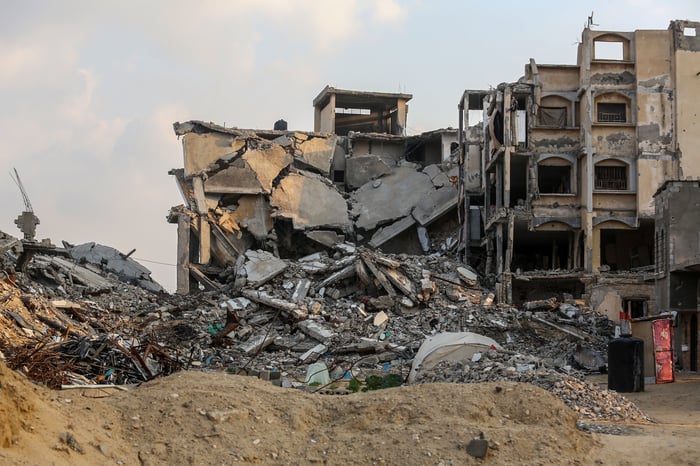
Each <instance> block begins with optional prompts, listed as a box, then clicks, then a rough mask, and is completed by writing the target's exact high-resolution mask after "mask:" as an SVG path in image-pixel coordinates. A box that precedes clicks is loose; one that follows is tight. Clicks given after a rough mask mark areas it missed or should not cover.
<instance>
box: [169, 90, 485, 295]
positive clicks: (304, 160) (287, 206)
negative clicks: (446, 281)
mask: <svg viewBox="0 0 700 466" xmlns="http://www.w3.org/2000/svg"><path fill="white" fill-rule="evenodd" d="M411 97H412V96H411V95H409V94H389V93H375V92H359V91H348V90H342V89H335V88H332V87H328V86H327V87H325V88H324V89H323V90H322V91H321V93H320V94H319V95H318V96H317V97H316V98H315V99H314V101H313V102H314V107H315V123H314V125H315V130H316V131H315V132H301V131H287V130H244V129H238V128H225V127H222V126H218V125H215V124H212V123H204V122H201V121H190V122H186V123H175V124H174V129H175V133H176V135H177V136H181V137H182V141H183V159H184V168H179V169H174V170H172V171H171V172H170V173H171V174H172V175H174V176H175V178H176V180H177V183H178V186H179V188H180V192H181V194H182V196H183V199H184V201H185V204H184V205H182V206H177V207H173V208H172V209H171V211H170V214H169V217H168V219H169V222H171V223H176V224H177V225H178V259H177V262H178V264H177V270H178V272H177V291H178V292H179V293H183V294H186V293H188V292H189V291H190V290H191V289H193V288H194V287H195V286H201V287H204V288H206V289H217V288H218V287H219V286H221V285H222V284H225V283H235V280H236V277H237V276H245V274H246V273H248V272H250V269H251V267H246V265H245V264H246V261H248V262H250V261H251V254H254V253H253V252H254V251H258V250H260V251H266V252H268V253H270V254H272V256H273V257H275V256H276V257H281V258H290V257H301V256H302V255H306V254H311V253H314V252H320V251H328V250H332V249H333V248H334V247H337V246H338V245H341V244H343V243H344V242H346V241H350V242H352V243H356V244H358V245H363V244H366V245H368V246H370V247H372V248H381V249H382V250H384V251H385V252H403V253H408V254H423V253H430V252H434V251H437V250H453V249H455V248H456V247H457V242H458V241H457V238H456V237H453V233H454V232H456V231H458V228H459V222H458V217H457V215H456V206H457V201H458V190H457V179H458V167H457V164H456V160H453V159H454V158H455V157H456V149H457V140H458V137H457V130H455V129H452V128H446V129H440V130H435V131H431V132H429V133H424V134H423V135H418V136H406V135H405V127H406V116H407V111H408V107H407V102H408V101H409V100H410V99H411ZM450 214H451V215H450ZM476 244H477V243H474V244H473V245H476ZM241 274H242V275H241ZM192 278H194V280H191V279H192ZM248 278H250V277H248ZM195 284H196V285H195Z"/></svg>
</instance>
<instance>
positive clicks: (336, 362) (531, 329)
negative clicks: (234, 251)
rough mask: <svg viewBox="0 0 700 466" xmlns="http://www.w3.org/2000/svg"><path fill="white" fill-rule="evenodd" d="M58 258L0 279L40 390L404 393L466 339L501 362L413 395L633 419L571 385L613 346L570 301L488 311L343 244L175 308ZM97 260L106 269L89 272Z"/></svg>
mask: <svg viewBox="0 0 700 466" xmlns="http://www.w3.org/2000/svg"><path fill="white" fill-rule="evenodd" d="M64 244H65V246H66V247H65V248H62V249H61V248H56V249H57V250H58V252H55V253H53V254H52V255H47V254H45V253H37V254H35V255H34V258H33V260H32V261H30V262H29V264H28V267H27V269H26V272H25V273H21V272H15V271H13V270H12V269H11V267H10V268H7V269H6V270H7V271H6V277H5V278H4V279H3V280H2V281H0V286H1V287H2V289H1V293H2V294H1V296H2V298H0V299H1V300H2V303H3V305H2V312H1V313H0V314H1V315H0V349H1V350H2V352H3V353H4V357H5V358H6V359H7V361H8V363H9V365H10V366H11V367H14V368H18V369H20V370H23V371H24V372H25V373H27V374H28V375H29V376H30V377H31V378H33V379H35V380H38V381H42V382H44V383H46V384H47V385H49V386H52V387H56V388H58V387H60V386H62V385H66V384H68V385H70V384H105V383H111V384H129V383H137V382H141V381H144V380H150V379H153V378H156V377H159V376H162V375H167V374H170V373H172V372H175V371H177V370H181V369H188V368H189V369H191V368H200V369H207V370H224V371H228V372H232V373H248V374H254V375H260V376H261V377H264V378H270V379H273V380H275V383H279V384H280V385H284V386H300V385H302V384H303V381H304V380H305V374H306V373H307V370H308V368H309V367H310V365H311V364H312V363H317V362H321V363H323V365H324V367H326V368H328V371H329V373H330V377H331V380H334V381H339V380H342V379H344V378H347V377H358V378H361V379H362V378H364V377H366V376H368V375H373V374H374V375H377V374H378V375H381V374H387V375H388V374H398V375H400V376H401V378H402V379H404V380H406V379H407V377H408V373H409V370H410V369H411V362H412V360H413V358H414V356H415V355H416V352H417V350H418V349H419V347H420V346H421V344H422V343H423V342H424V341H425V339H426V337H430V336H432V335H438V334H440V333H441V332H465V331H466V332H474V333H476V334H479V335H484V336H485V337H489V338H492V339H493V340H494V341H495V342H497V344H498V345H499V349H498V351H486V352H483V353H480V355H479V356H478V357H477V356H472V357H471V358H470V359H469V360H466V361H461V362H459V363H456V364H448V363H440V364H438V365H437V366H435V367H433V368H431V369H430V370H422V368H421V367H418V368H417V373H418V376H417V381H418V382H419V383H420V382H426V381H447V382H460V383H461V382H480V381H493V380H503V379H508V380H519V381H522V382H529V383H534V384H536V385H540V386H543V387H545V388H547V389H548V390H551V391H553V392H554V393H556V394H558V395H559V396H560V397H562V399H564V400H565V401H567V402H570V403H569V404H571V405H572V407H573V408H574V409H577V411H578V412H579V413H580V414H581V416H582V417H587V418H590V419H594V420H599V419H607V420H616V419H621V418H626V419H629V418H634V419H636V418H637V417H635V416H638V414H636V412H635V411H634V409H632V408H628V407H625V405H623V404H620V403H619V402H618V403H617V406H618V407H619V406H623V410H622V411H620V410H619V409H617V408H614V409H612V410H611V406H613V402H614V401H615V399H614V398H611V397H612V395H611V394H609V393H608V394H606V395H605V396H600V395H599V392H600V391H599V389H597V388H595V387H594V386H592V385H590V384H584V383H583V382H581V381H580V380H578V377H580V376H581V375H582V373H583V372H582V371H590V370H598V369H601V368H603V367H604V366H605V360H604V359H605V354H606V350H605V348H606V345H607V341H608V340H609V338H610V337H611V335H612V331H613V327H612V325H611V323H610V322H609V321H608V320H607V318H606V317H605V316H601V315H597V314H595V313H593V312H591V311H590V310H588V309H587V308H585V306H582V305H581V303H578V302H576V301H574V300H569V302H557V301H556V300H555V299H549V300H543V301H533V302H528V303H524V304H523V305H522V306H521V308H520V309H518V308H514V307H511V306H506V305H496V304H494V303H493V293H492V292H491V291H490V290H488V289H486V288H484V287H482V285H481V284H480V282H479V277H478V275H477V274H476V273H475V272H474V271H472V270H471V269H470V268H468V267H465V266H464V265H462V264H460V263H458V262H456V261H454V260H453V259H451V258H450V257H448V256H447V255H445V254H433V255H429V256H411V255H407V254H399V255H392V254H384V253H380V252H377V251H373V250H370V249H368V248H365V247H359V246H356V245H354V244H352V243H349V242H347V241H344V242H342V243H339V244H336V245H334V247H333V248H332V249H329V250H328V251H323V252H315V253H313V254H310V255H307V256H304V257H301V258H299V259H297V260H291V259H280V258H278V257H276V256H275V255H274V254H272V253H269V252H266V251H262V250H250V249H249V250H246V251H245V252H244V253H243V254H242V255H241V257H242V258H243V259H242V260H240V261H238V264H237V271H236V274H235V278H234V279H233V280H232V281H228V282H227V283H226V284H225V285H222V286H220V287H219V288H218V289H217V290H215V291H200V292H198V293H193V294H190V295H188V296H178V295H169V294H166V293H154V292H153V289H152V288H153V287H154V286H155V285H153V284H152V283H151V284H146V285H145V286H136V285H133V284H131V283H129V282H132V283H140V282H139V281H134V280H133V279H132V280H130V279H129V277H128V276H127V275H126V274H125V273H124V272H123V271H124V269H125V268H126V267H125V266H123V264H122V266H121V267H120V266H118V265H116V264H117V263H118V262H116V263H115V262H114V261H116V259H117V258H119V257H121V259H128V260H132V259H131V258H124V255H119V254H117V257H114V254H113V252H112V251H113V250H111V248H108V249H103V248H102V247H99V248H98V247H97V246H95V245H91V244H88V245H82V246H72V245H70V244H68V243H64ZM86 251H91V254H86ZM100 251H102V252H103V253H104V254H105V255H106V256H107V257H105V258H104V259H105V260H101V259H99V260H98V259H96V257H90V256H98V255H99V254H98V253H99V252H100ZM3 257H4V263H5V264H8V263H11V262H12V260H13V259H14V256H12V252H11V251H9V252H6V253H5V254H4V255H3ZM110 261H111V262H110ZM96 263H99V264H100V265H96ZM134 270H135V271H137V270H140V269H139V268H138V267H137V268H134ZM119 271H121V275H119ZM145 276H146V275H144V276H142V277H141V278H144V277H145ZM132 278H133V277H132ZM566 374H571V375H566ZM597 394H598V395H597ZM577 397H578V398H577ZM572 400H575V401H574V402H573V403H571V401H572ZM611 400H612V401H611ZM618 401H619V400H618Z"/></svg>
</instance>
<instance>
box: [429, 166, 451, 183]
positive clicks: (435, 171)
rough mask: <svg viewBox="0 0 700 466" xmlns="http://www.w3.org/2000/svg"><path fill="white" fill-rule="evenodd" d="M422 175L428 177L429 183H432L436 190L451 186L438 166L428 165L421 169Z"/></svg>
mask: <svg viewBox="0 0 700 466" xmlns="http://www.w3.org/2000/svg"><path fill="white" fill-rule="evenodd" d="M423 173H425V174H426V175H428V176H429V177H430V181H432V182H433V185H434V186H435V187H436V188H442V187H443V186H449V185H450V184H451V183H450V179H449V178H448V176H447V174H446V173H445V172H444V171H442V169H441V168H440V167H439V166H438V165H435V164H433V165H428V166H427V167H425V168H424V169H423Z"/></svg>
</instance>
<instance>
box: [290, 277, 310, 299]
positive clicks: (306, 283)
mask: <svg viewBox="0 0 700 466" xmlns="http://www.w3.org/2000/svg"><path fill="white" fill-rule="evenodd" d="M309 288H311V280H307V279H306V278H302V279H301V280H299V281H298V282H297V284H296V286H295V287H294V293H292V301H294V302H295V303H300V302H302V301H304V298H306V295H307V294H308V293H309Z"/></svg>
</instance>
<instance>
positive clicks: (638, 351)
mask: <svg viewBox="0 0 700 466" xmlns="http://www.w3.org/2000/svg"><path fill="white" fill-rule="evenodd" d="M608 389H610V390H615V391H617V392H625V393H628V392H643V391H644V340H642V339H641V338H634V337H620V338H616V339H614V340H613V341H611V342H610V343H608Z"/></svg>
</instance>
